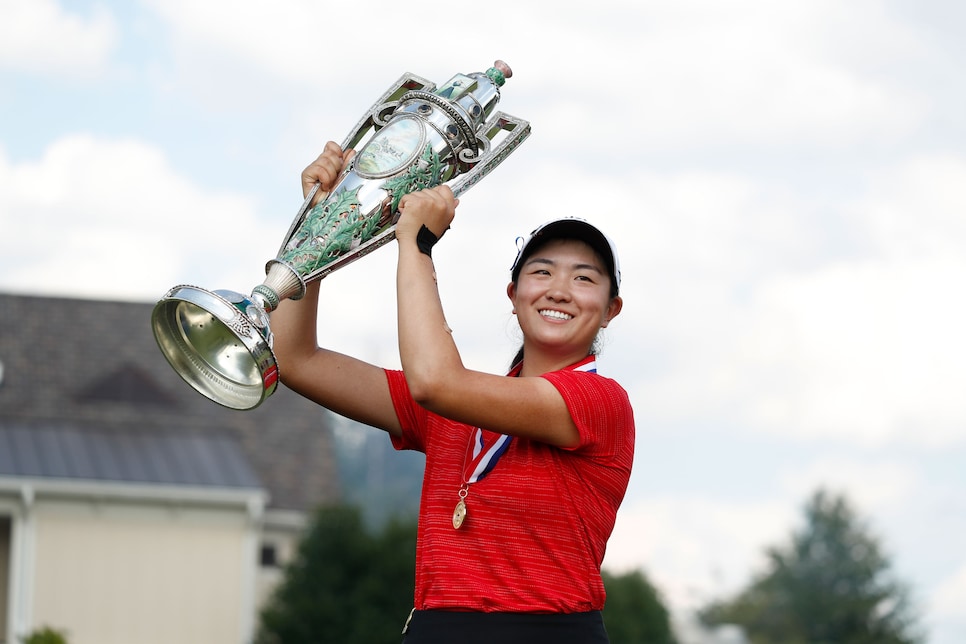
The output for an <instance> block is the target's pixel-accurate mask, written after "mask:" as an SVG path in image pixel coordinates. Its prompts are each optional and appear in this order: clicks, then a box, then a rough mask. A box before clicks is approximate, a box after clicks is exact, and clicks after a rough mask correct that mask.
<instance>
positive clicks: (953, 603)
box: [929, 565, 966, 629]
mask: <svg viewBox="0 0 966 644" xmlns="http://www.w3.org/2000/svg"><path fill="white" fill-rule="evenodd" d="M964 606H966V565H963V566H961V567H959V568H958V569H957V570H954V571H952V572H951V574H950V575H949V576H948V577H947V578H946V579H945V580H944V581H943V582H942V583H940V584H939V586H938V587H937V588H936V590H935V592H934V593H933V594H932V597H931V601H930V610H929V617H930V618H931V619H933V620H940V621H941V622H943V623H944V624H945V626H944V628H950V624H949V623H950V622H952V623H953V624H958V625H959V627H960V628H961V629H966V613H964V612H963V607H964Z"/></svg>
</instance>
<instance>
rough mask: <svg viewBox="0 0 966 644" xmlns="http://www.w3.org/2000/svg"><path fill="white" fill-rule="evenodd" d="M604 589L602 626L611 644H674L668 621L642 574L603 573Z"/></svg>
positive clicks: (664, 609) (662, 607)
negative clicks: (605, 592) (604, 600)
mask: <svg viewBox="0 0 966 644" xmlns="http://www.w3.org/2000/svg"><path fill="white" fill-rule="evenodd" d="M603 578H604V587H605V588H606V589H607V604H606V605H605V606H604V624H605V626H606V627H607V634H608V636H609V637H610V641H611V643H612V644H638V643H643V642H646V643H647V644H674V641H675V640H674V635H673V633H672V631H671V618H670V614H669V613H668V610H667V608H665V606H664V603H663V602H662V601H661V597H660V594H659V593H658V591H657V589H656V588H654V586H652V585H651V583H650V582H649V581H648V580H647V577H645V576H644V573H643V572H640V571H634V572H629V573H626V574H623V575H612V574H610V573H608V572H607V571H604V572H603Z"/></svg>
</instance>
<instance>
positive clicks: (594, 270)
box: [507, 239, 622, 359]
mask: <svg viewBox="0 0 966 644" xmlns="http://www.w3.org/2000/svg"><path fill="white" fill-rule="evenodd" d="M610 288H611V284H610V276H609V275H608V271H607V267H606V265H605V264H604V262H603V261H601V259H600V258H599V257H598V255H597V253H595V252H594V250H593V249H592V248H591V247H590V246H589V245H587V244H586V243H584V242H582V241H579V240H576V239H556V240H552V241H549V242H547V243H546V244H544V245H543V246H541V247H540V248H538V249H537V250H535V251H534V252H533V253H532V254H531V255H530V257H528V258H527V259H526V261H525V262H524V264H523V266H522V267H521V269H520V276H519V279H518V280H517V282H516V284H512V283H511V284H510V285H509V286H508V287H507V294H508V295H509V296H510V301H511V302H513V310H514V313H516V315H517V319H518V320H519V323H520V328H521V329H522V330H523V337H524V342H525V346H526V347H527V350H528V351H529V350H530V348H531V347H533V348H535V349H539V350H544V351H548V352H551V353H560V354H567V355H568V356H569V355H570V354H573V355H574V356H575V359H580V358H582V357H584V356H586V355H587V353H588V352H589V351H590V346H591V344H592V343H593V341H594V338H596V337H597V333H598V331H600V329H601V328H602V327H605V326H607V324H608V323H609V322H610V321H611V319H613V318H614V316H616V315H617V314H618V313H620V310H621V305H622V302H621V298H620V297H614V298H611V296H610Z"/></svg>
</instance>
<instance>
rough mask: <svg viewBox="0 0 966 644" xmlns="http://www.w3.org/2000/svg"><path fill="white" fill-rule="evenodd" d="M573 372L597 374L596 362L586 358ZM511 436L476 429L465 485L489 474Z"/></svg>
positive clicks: (467, 456)
mask: <svg viewBox="0 0 966 644" xmlns="http://www.w3.org/2000/svg"><path fill="white" fill-rule="evenodd" d="M571 369H572V370H573V371H586V372H589V373H597V361H596V360H595V358H594V356H587V358H586V359H585V360H583V361H582V362H580V363H578V364H576V365H575V366H573V367H571ZM514 371H517V369H516V368H514V369H513V370H511V371H510V374H509V375H511V376H512V375H515V374H514ZM512 439H513V437H512V436H508V435H507V434H497V433H495V432H491V431H486V430H483V429H481V428H479V427H477V428H476V432H475V435H474V436H473V440H472V441H471V442H470V444H469V445H468V446H467V454H466V460H467V464H466V466H465V469H464V471H463V479H464V481H466V483H467V484H469V483H476V482H477V481H479V480H480V479H482V478H483V477H484V476H486V475H487V474H489V473H490V472H491V471H492V470H493V468H494V467H496V464H497V462H498V461H499V460H500V457H501V456H503V454H504V453H505V452H506V450H507V448H508V447H510V441H511V440H512Z"/></svg>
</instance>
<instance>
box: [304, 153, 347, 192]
mask: <svg viewBox="0 0 966 644" xmlns="http://www.w3.org/2000/svg"><path fill="white" fill-rule="evenodd" d="M354 155H355V152H354V151H352V150H350V151H349V153H343V151H342V148H341V147H339V144H338V143H336V142H334V141H329V142H328V143H326V144H325V148H323V150H322V154H320V155H319V156H318V157H317V158H316V159H315V161H313V162H312V163H310V164H309V165H308V167H306V168H305V170H303V171H302V196H306V195H308V193H309V191H310V190H311V189H312V187H313V186H314V185H315V184H316V183H318V184H321V187H320V190H319V191H318V192H317V193H316V196H315V199H314V201H315V202H318V201H319V200H320V199H323V198H324V197H325V195H326V194H327V193H328V192H329V191H330V190H332V188H333V187H334V186H335V184H336V182H337V181H338V180H339V177H340V176H341V174H342V170H343V168H344V167H345V166H346V164H347V163H348V162H349V160H351V159H352V157H353V156H354Z"/></svg>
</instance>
